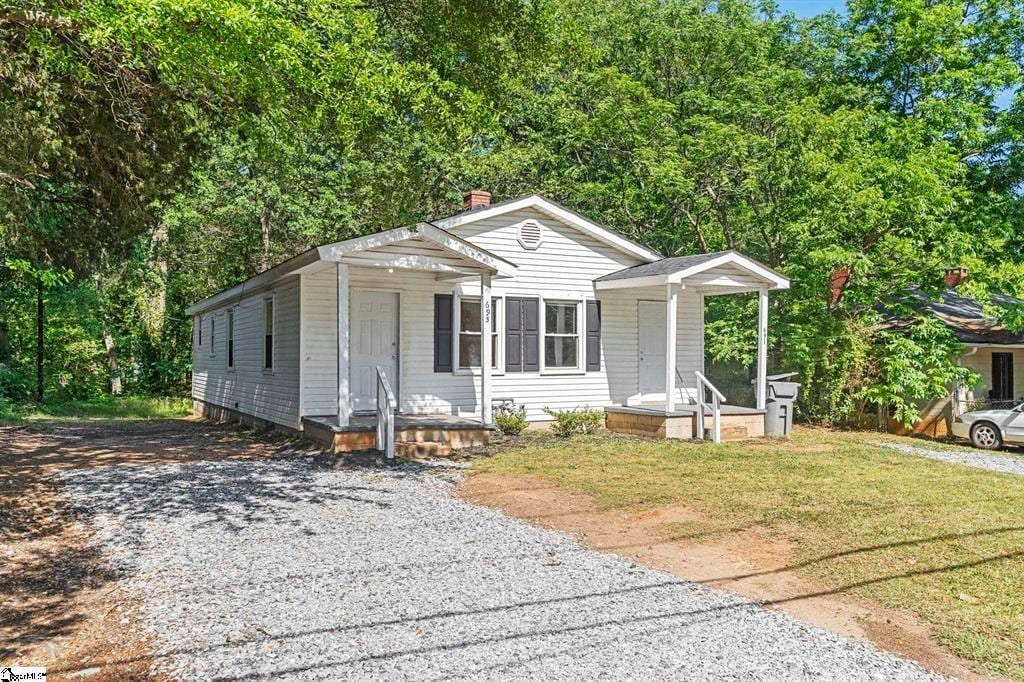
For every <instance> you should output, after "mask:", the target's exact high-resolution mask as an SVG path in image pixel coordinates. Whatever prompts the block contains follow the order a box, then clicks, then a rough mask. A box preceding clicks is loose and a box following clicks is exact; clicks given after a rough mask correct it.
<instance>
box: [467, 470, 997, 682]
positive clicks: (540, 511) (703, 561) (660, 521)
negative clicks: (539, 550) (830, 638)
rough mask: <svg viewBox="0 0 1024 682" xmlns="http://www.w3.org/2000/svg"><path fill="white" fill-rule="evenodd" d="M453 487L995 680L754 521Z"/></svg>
mask: <svg viewBox="0 0 1024 682" xmlns="http://www.w3.org/2000/svg"><path fill="white" fill-rule="evenodd" d="M460 494H461V495H462V497H463V498H465V499H467V500H469V501H471V502H475V503H477V504H482V505H486V506H489V507H494V508H497V509H501V510H502V511H504V512H506V513H508V514H510V515H513V516H517V517H519V518H522V519H525V520H527V521H530V522H532V523H535V524H537V525H539V526H542V527H545V528H552V529H555V530H559V531H562V532H567V533H571V534H573V535H576V536H577V537H579V538H580V539H581V540H582V541H583V542H584V543H586V544H587V545H588V546H589V547H591V548H593V549H596V550H600V551H606V552H612V553H614V554H618V555H620V556H623V557H627V558H629V559H632V560H634V561H636V562H638V563H641V564H644V565H646V566H650V567H652V568H656V569H659V570H663V571H666V572H668V573H671V574H673V575H676V576H678V577H680V578H683V579H685V580H689V581H693V582H698V583H702V584H705V585H708V586H710V587H714V588H717V589H723V590H728V591H730V592H733V593H736V594H739V595H741V596H743V597H746V598H748V599H751V600H752V601H755V602H758V603H760V604H763V605H765V606H768V607H770V608H774V609H777V610H779V611H782V612H784V613H787V614H789V615H791V616H794V617H795V618H798V619H800V620H802V621H804V622H807V623H812V624H814V625H817V626H819V627H822V628H825V629H827V630H830V631H832V632H836V633H839V634H842V635H846V636H849V637H857V638H861V639H867V640H870V641H872V642H874V643H875V644H877V645H878V646H879V647H881V648H883V649H886V650H888V651H891V652H894V653H896V654H899V655H901V656H904V657H906V658H909V659H911V660H915V661H918V662H919V663H920V664H921V665H923V666H925V667H927V668H929V669H931V670H934V671H936V672H938V673H941V674H944V675H950V676H954V677H957V678H960V679H965V680H983V679H993V678H989V677H984V676H982V675H979V674H978V673H975V672H974V671H972V670H971V669H970V668H969V667H968V665H967V663H965V662H964V661H963V660H961V659H959V658H957V657H956V656H954V655H952V654H950V653H949V652H948V651H946V650H945V649H943V648H942V647H941V646H940V645H939V644H938V642H937V641H936V639H935V637H934V635H933V634H932V630H931V628H930V627H929V626H928V625H927V624H925V623H924V622H922V621H920V620H919V619H917V618H915V617H914V616H912V615H911V614H908V613H905V612H901V611H896V610H893V609H888V608H886V607H884V606H881V605H879V604H877V603H874V602H872V601H870V600H867V599H862V598H860V597H856V596H853V595H850V594H845V593H838V592H836V591H834V590H830V589H828V588H826V587H823V586H822V585H820V584H816V583H815V581H813V580H812V579H810V578H808V577H806V576H804V575H802V574H799V573H797V572H796V571H795V570H794V560H793V551H792V549H793V548H792V546H791V545H790V543H789V542H788V541H787V540H786V539H785V538H784V537H782V536H780V535H778V534H773V533H770V532H769V531H767V530H766V529H765V528H763V527H761V526H751V527H742V528H727V529H721V530H716V531H715V532H713V533H709V532H707V531H705V530H701V528H706V527H707V524H706V521H707V519H705V518H704V517H703V516H702V515H701V514H700V513H698V512H696V511H694V510H692V509H687V508H685V507H675V506H668V507H660V508H657V509H653V510H643V511H631V512H624V511H604V510H601V509H599V508H598V507H597V505H596V504H595V503H594V500H593V499H592V498H591V497H589V496H588V495H584V494H581V493H575V492H570V491H566V490H563V489H560V488H558V487H556V486H554V485H552V484H550V483H548V482H546V481H544V480H542V479H539V478H533V477H525V476H523V477H519V476H501V475H495V474H476V475H473V476H471V477H469V478H468V479H467V480H466V482H465V483H464V484H463V485H462V487H461V488H460Z"/></svg>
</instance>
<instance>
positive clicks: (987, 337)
mask: <svg viewBox="0 0 1024 682" xmlns="http://www.w3.org/2000/svg"><path fill="white" fill-rule="evenodd" d="M910 297H911V301H910V305H911V307H913V308H915V309H916V310H918V311H921V312H928V313H931V314H932V315H934V316H935V317H937V318H938V319H939V320H941V321H942V323H943V324H945V325H946V326H947V327H948V328H949V329H950V331H952V332H953V335H954V336H956V338H957V340H959V341H960V342H961V343H968V344H971V343H991V344H995V345H1015V344H1024V334H1017V333H1014V332H1011V331H1009V330H1008V329H1006V327H1004V326H1003V325H1002V324H1000V323H999V321H998V320H996V319H995V318H993V317H991V316H989V315H986V314H985V310H984V308H983V307H982V304H981V303H980V302H979V301H977V300H975V299H973V298H968V297H966V296H960V295H958V294H957V292H956V290H954V289H947V290H945V291H943V292H942V293H941V294H939V300H937V301H932V300H930V299H929V298H928V296H926V295H925V294H924V292H922V291H921V290H920V289H917V288H913V289H911V291H910ZM992 303H993V304H995V305H997V306H1003V307H1010V306H1015V305H1024V300H1022V299H1019V298H1014V297H1012V296H1005V295H1002V294H996V295H995V296H993V297H992Z"/></svg>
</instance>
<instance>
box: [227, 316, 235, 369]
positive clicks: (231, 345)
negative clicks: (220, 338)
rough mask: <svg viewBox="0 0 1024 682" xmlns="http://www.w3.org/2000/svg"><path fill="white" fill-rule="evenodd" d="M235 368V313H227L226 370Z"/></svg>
mask: <svg viewBox="0 0 1024 682" xmlns="http://www.w3.org/2000/svg"><path fill="white" fill-rule="evenodd" d="M234 367H235V311H234V310H229V311H228V369H234Z"/></svg>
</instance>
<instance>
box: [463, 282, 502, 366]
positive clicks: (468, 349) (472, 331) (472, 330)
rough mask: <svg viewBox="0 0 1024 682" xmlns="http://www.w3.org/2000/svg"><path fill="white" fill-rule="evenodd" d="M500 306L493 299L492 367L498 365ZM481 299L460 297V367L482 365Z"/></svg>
mask: <svg viewBox="0 0 1024 682" xmlns="http://www.w3.org/2000/svg"><path fill="white" fill-rule="evenodd" d="M497 309H498V306H497V305H496V303H495V301H494V299H492V300H491V367H494V368H497V367H498V320H497V315H496V311H497ZM480 333H481V332H480V299H479V298H459V369H469V368H474V367H480V358H481V353H482V349H481V347H480Z"/></svg>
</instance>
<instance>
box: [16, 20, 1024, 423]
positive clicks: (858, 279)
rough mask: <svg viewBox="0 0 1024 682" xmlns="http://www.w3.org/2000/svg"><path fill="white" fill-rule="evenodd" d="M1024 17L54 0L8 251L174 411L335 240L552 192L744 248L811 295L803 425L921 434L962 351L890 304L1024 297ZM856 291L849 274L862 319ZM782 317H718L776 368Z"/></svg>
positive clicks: (716, 352)
mask: <svg viewBox="0 0 1024 682" xmlns="http://www.w3.org/2000/svg"><path fill="white" fill-rule="evenodd" d="M1022 13H1024V9H1022V7H1021V4H1020V2H1019V1H1014V0H981V1H977V0H971V1H969V2H968V1H966V0H853V1H852V2H851V3H850V5H849V7H848V11H847V13H846V14H844V15H840V14H835V13H833V14H825V15H822V16H819V17H814V18H811V19H806V20H801V19H797V18H796V17H794V16H792V15H787V14H782V13H780V12H779V11H778V10H777V8H776V7H775V6H774V5H773V4H772V3H770V2H763V3H757V4H755V3H753V2H750V1H749V0H718V1H715V2H711V1H709V0H671V1H669V2H664V1H659V0H616V1H615V2H605V3H593V2H581V1H580V0H549V1H547V2H514V1H512V0H506V1H505V2H499V3H480V2H475V1H469V0H464V1H462V2H440V1H437V2H429V1H428V2H421V3H406V2H401V1H387V0H386V1H385V2H383V3H378V4H374V5H370V6H366V5H362V4H357V3H350V2H339V1H326V0H323V1H313V2H286V1H283V0H276V1H274V2H269V3H267V2H261V3H248V2H241V1H239V0H235V1H234V2H227V3H220V2H218V3H212V2H209V0H193V1H192V2H186V3H180V2H179V3H173V4H172V3H166V4H165V3H152V2H145V3H131V2H124V1H123V0H118V1H117V2H114V1H111V0H107V1H106V2H97V1H96V0H79V2H78V4H73V3H72V4H69V3H66V2H64V3H54V4H53V5H52V6H49V5H47V6H42V7H41V6H40V5H39V4H38V3H35V4H33V5H32V6H31V7H30V6H28V5H25V6H23V7H19V8H15V9H10V10H6V11H5V14H4V17H6V18H3V19H0V37H2V40H3V42H2V43H0V50H4V53H3V55H2V56H3V57H4V59H3V60H2V63H3V64H8V63H9V64H11V65H12V67H11V68H9V69H8V70H7V71H3V72H0V78H2V80H0V88H2V90H0V97H2V99H0V122H3V123H5V124H6V123H7V122H10V125H11V126H15V127H14V128H12V129H14V130H17V131H18V135H17V136H16V137H15V140H7V139H5V140H3V141H2V142H0V145H3V146H2V147H0V149H2V158H0V211H2V213H0V215H2V216H3V218H2V222H0V246H2V247H3V248H5V249H9V250H10V251H9V252H10V253H12V254H21V255H23V257H27V258H29V259H31V260H33V262H39V263H40V264H53V265H59V266H62V267H64V266H67V267H71V268H73V269H74V271H75V273H76V274H77V279H76V280H75V283H74V285H73V286H72V285H68V286H65V287H64V288H63V289H62V291H64V292H65V293H66V292H68V291H72V290H73V291H81V292H85V291H99V292H100V294H101V304H99V305H97V306H96V310H98V311H99V312H97V313H96V315H97V316H99V318H100V319H105V320H107V322H106V324H105V326H106V328H107V329H108V330H109V331H110V332H111V334H112V336H113V337H114V338H115V339H116V340H117V343H118V345H119V346H120V347H121V348H122V351H123V353H124V354H125V355H128V356H130V357H131V358H132V363H131V366H132V367H134V368H135V369H133V372H134V374H133V375H132V376H133V377H134V378H131V380H130V381H129V382H128V383H129V384H130V385H132V386H134V387H135V389H133V390H160V391H174V390H181V387H182V386H183V382H184V379H185V377H186V376H187V370H188V361H189V356H188V342H189V337H188V324H189V323H188V321H187V320H184V319H182V314H181V310H182V308H183V307H184V306H185V305H187V304H188V303H190V302H191V301H193V300H195V299H197V298H200V297H202V296H203V295H205V294H207V293H209V292H211V291H214V290H217V289H219V288H222V287H224V286H226V285H229V284H232V283H235V282H237V281H239V280H241V279H243V278H245V277H247V276H250V275H252V274H254V273H255V272H257V271H259V270H261V269H263V268H265V267H266V266H267V265H268V264H272V263H274V262H276V261H278V260H280V259H281V258H284V257H286V256H288V255H291V254H293V253H295V252H297V251H299V250H301V249H303V248H305V247H308V246H310V245H313V244H315V243H320V242H325V241H329V240H333V239H339V238H344V237H347V236H352V235H355V234H361V233H365V232H369V231H374V230H378V229H382V228H387V227H392V226H394V225H396V224H404V223H408V222H412V221H415V220H418V219H421V218H425V217H432V216H437V215H439V214H444V213H448V212H450V211H452V210H454V209H455V208H456V207H457V202H458V200H459V195H460V193H461V191H462V190H464V189H467V188H470V187H484V188H487V189H490V190H491V191H492V192H493V193H494V194H495V195H496V196H498V197H510V196H516V195H521V194H526V193H530V192H541V193H543V194H546V195H548V196H551V197H552V198H554V199H556V200H559V201H562V202H564V203H567V204H568V205H570V206H572V207H574V208H576V209H577V210H579V211H581V212H583V213H586V214H588V215H590V216H593V217H594V218H595V219H596V220H599V221H602V222H604V223H606V224H608V225H609V226H611V227H614V228H617V229H620V230H623V231H625V232H627V233H630V234H631V235H633V236H634V237H636V238H638V239H640V240H642V241H644V242H645V243H647V244H650V245H651V246H653V247H655V248H658V249H660V250H661V251H663V252H665V253H666V254H670V255H672V254H687V253H695V252H705V251H714V250H718V249H724V248H736V249H740V250H742V251H744V252H746V253H748V254H750V255H751V256H753V257H755V258H758V259H761V260H763V261H765V262H766V263H768V264H770V265H771V266H773V267H775V268H778V269H779V270H781V271H783V272H785V273H786V274H787V275H789V276H790V277H791V278H792V280H793V288H792V289H791V290H790V291H789V292H786V293H785V294H783V295H780V296H777V297H775V299H774V301H773V307H772V315H773V324H772V333H773V339H772V349H773V358H774V362H775V363H776V364H778V365H779V366H780V367H781V366H785V367H786V368H787V369H789V368H792V369H796V370H799V371H800V372H801V375H802V379H803V381H804V382H805V384H806V390H805V392H804V397H803V399H802V402H801V405H800V407H801V409H802V411H803V414H804V416H805V417H808V418H812V419H817V420H822V421H842V420H848V419H852V418H854V417H855V415H856V413H857V411H858V409H861V408H862V407H863V406H864V405H865V404H867V405H871V404H876V405H889V406H894V407H895V408H896V410H897V414H898V416H900V417H901V418H903V419H905V420H909V419H912V418H913V416H914V407H913V405H914V401H915V400H918V399H921V398H927V397H930V396H932V395H935V394H936V393H937V392H938V391H939V390H940V389H941V388H942V386H943V385H944V384H945V383H946V382H948V381H950V380H953V379H958V378H964V377H963V373H962V372H960V371H959V370H958V369H957V368H956V365H955V363H954V361H953V355H955V345H954V344H951V340H950V338H949V337H948V334H946V333H945V332H944V330H942V329H937V328H935V327H934V326H933V325H930V324H928V323H927V322H926V321H922V322H921V324H920V325H918V326H917V327H915V328H914V329H913V331H912V333H910V334H907V335H902V336H898V337H895V336H892V335H889V334H887V333H885V332H882V331H881V330H880V329H879V327H878V325H877V322H878V318H879V310H880V308H881V307H882V306H886V305H890V304H891V301H893V300H894V299H895V298H897V297H899V296H900V295H902V294H903V293H905V292H906V290H907V288H908V287H909V286H911V285H919V286H921V287H922V288H923V290H924V291H926V292H929V293H932V294H935V293H937V291H938V290H939V288H940V287H941V278H942V272H943V269H944V268H945V267H947V266H950V265H965V266H967V267H969V268H970V269H971V272H972V278H971V281H970V283H969V285H968V286H969V287H970V289H971V291H972V292H973V293H975V294H976V295H978V296H979V297H981V298H983V299H984V298H985V297H986V296H987V295H988V293H989V292H991V291H1002V292H1006V293H1016V294H1022V295H1024V236H1022V235H1024V228H1022V225H1024V223H1022V218H1024V203H1022V201H1021V188H1022V183H1024V175H1022V174H1024V156H1022V154H1024V150H1022V136H1024V97H1022V96H1021V95H1020V94H1019V92H1020V86H1021V82H1022V64H1024V49H1022V40H1024V25H1022V24H1024V16H1022ZM8 56H9V57H10V58H9V59H8V58H7V57H8ZM122 79H123V80H124V82H123V83H122ZM1008 97H1009V99H1010V104H1009V106H1001V105H1000V103H1002V102H1004V101H1005V100H1006V99H1007V98H1008ZM94 128H96V129H97V130H96V134H95V135H93V129H94ZM111 207H113V210H106V209H108V208H111ZM72 225H75V226H76V227H75V228H70V226H72ZM69 230H70V232H71V233H72V234H70V236H68V241H67V242H66V245H67V248H66V249H65V250H63V251H62V253H65V252H66V253H67V254H68V255H67V256H66V257H65V256H63V255H62V256H60V257H59V258H58V257H57V256H56V255H55V251H56V250H55V249H54V246H53V245H54V244H62V245H64V244H65V243H64V242H63V241H61V240H62V239H63V238H64V237H65V236H66V235H68V234H69V232H68V231H69ZM76 239H77V240H79V241H76ZM74 254H78V255H75V257H73V258H72V257H71V256H72V255H74ZM115 254H121V255H122V256H123V257H115ZM837 269H841V270H842V271H843V272H849V273H850V277H849V281H848V283H847V285H846V286H845V287H844V289H843V291H842V294H841V296H839V297H838V299H836V300H833V299H832V298H831V297H830V296H829V293H828V289H829V282H830V281H831V280H832V277H833V274H834V273H835V272H836V271H837ZM90 271H92V272H93V276H92V277H91V278H89V279H84V276H85V275H86V274H88V273H89V272H90ZM75 287H77V288H75ZM81 287H84V289H81ZM82 295H85V294H84V293H82ZM11 296H13V294H12V295H11ZM11 296H8V299H6V300H8V304H7V308H0V310H3V309H8V310H12V311H20V312H18V313H17V315H20V316H21V317H19V318H18V319H19V320H20V321H19V322H17V324H15V325H14V327H15V332H12V333H15V335H18V334H20V336H19V337H18V339H19V340H18V342H17V343H13V344H11V345H12V347H15V346H16V347H18V348H25V343H26V341H25V339H27V333H26V332H24V329H25V326H26V324H27V320H28V318H29V317H30V316H29V315H28V314H27V313H26V312H25V310H27V308H26V306H25V305H23V304H24V303H25V302H24V301H22V302H21V304H18V303H17V301H15V299H14V298H11ZM0 298H3V296H2V295H0ZM124 310H130V311H133V313H132V314H128V315H123V314H122V315H120V316H117V315H113V314H112V313H111V311H124ZM104 311H105V312H104ZM12 315H14V314H13V313H12ZM17 315H14V316H15V317H16V316H17ZM752 315H753V311H752V308H751V302H750V301H747V300H743V299H723V300H721V301H715V304H714V307H713V308H712V309H711V310H710V311H709V339H708V350H709V352H710V353H711V354H712V355H713V357H714V358H716V359H717V360H719V361H721V362H723V363H726V362H729V363H738V364H740V365H742V364H749V363H750V360H751V356H752V354H753V343H754V337H753V324H752V323H751V322H750V320H751V318H752ZM1020 317H1021V316H1020V315H1019V311H1018V317H1017V319H1019V318H1020ZM12 319H13V318H12ZM1007 319H1008V321H1009V322H1011V323H1013V319H1014V318H1013V314H1011V313H1007ZM100 326H101V327H102V326H103V325H100ZM18 330H21V331H18ZM93 338H97V336H96V334H95V333H93ZM65 343H67V342H65V341H62V340H61V339H53V344H54V346H55V347H57V348H60V347H61V344H65ZM96 343H97V346H96V347H95V349H94V350H95V353H94V356H93V357H94V359H93V363H94V364H93V366H94V367H95V368H96V372H97V373H98V374H100V375H102V374H104V373H105V372H106V373H109V371H110V370H109V367H107V365H106V364H105V363H106V362H107V359H108V356H107V354H106V353H104V352H103V350H104V349H103V348H102V347H101V346H100V345H98V344H99V341H97V342H96ZM19 357H21V358H22V359H21V360H18V359H13V360H11V361H10V362H9V364H10V366H11V367H21V366H23V365H24V357H25V351H21V355H20V356H19ZM0 362H3V359H2V358H0ZM19 363H21V364H19ZM122 366H123V363H122ZM133 382H134V383H133ZM100 383H102V382H100ZM62 390H68V389H66V388H65V389H62ZM89 390H95V389H92V388H91V389H89ZM0 391H2V385H0Z"/></svg>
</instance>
